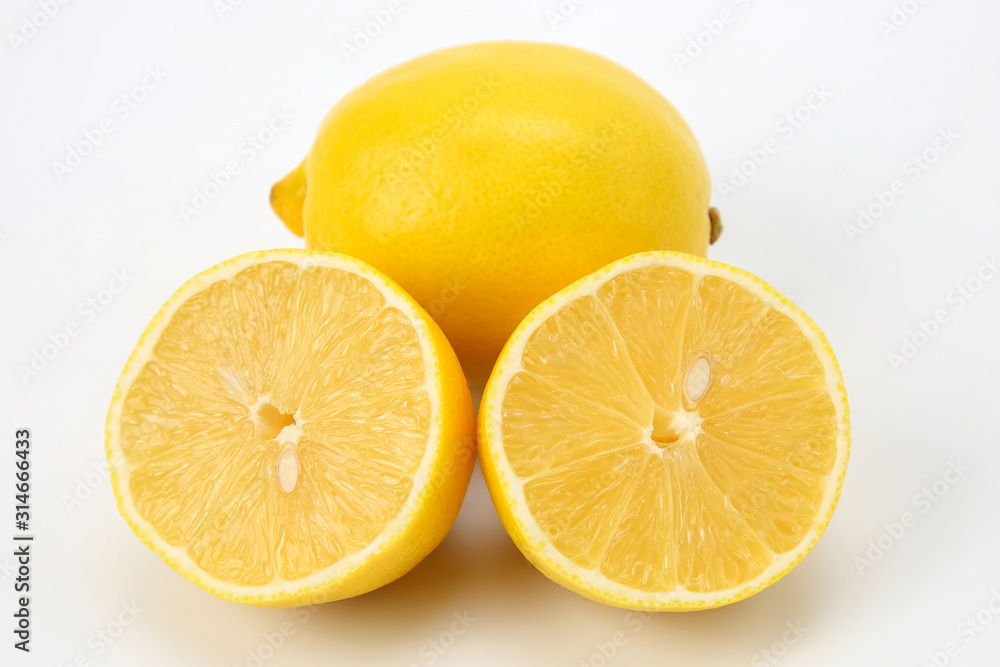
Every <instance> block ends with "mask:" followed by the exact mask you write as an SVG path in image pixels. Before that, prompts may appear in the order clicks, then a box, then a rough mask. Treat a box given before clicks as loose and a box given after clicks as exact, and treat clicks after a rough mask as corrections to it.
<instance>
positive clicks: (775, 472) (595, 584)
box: [479, 252, 850, 610]
mask: <svg viewBox="0 0 1000 667" xmlns="http://www.w3.org/2000/svg"><path fill="white" fill-rule="evenodd" d="M849 433H850V428H849V419H848V406H847V396H846V393H845V390H844V382H843V378H842V377H841V373H840V370H839V368H838V366H837V361H836V358H835V357H834V353H833V351H832V349H831V348H830V345H829V343H828V342H827V340H826V338H825V337H824V336H823V334H822V332H821V331H820V330H819V329H818V328H817V327H816V325H815V324H814V323H813V322H812V321H811V320H810V319H809V318H808V317H807V316H806V315H805V314H804V313H803V312H802V311H801V310H799V309H798V308H796V307H795V305H793V304H792V303H791V302H790V301H788V299H786V298H785V297H783V296H782V295H781V294H779V293H778V292H776V291H775V290H774V289H772V288H771V287H769V286H768V285H767V284H765V283H764V282H763V281H761V280H760V279H758V278H756V277H754V276H752V275H750V274H748V273H746V272H744V271H741V270H739V269H736V268H733V267H730V266H726V265H724V264H720V263H717V262H712V261H709V260H706V259H703V258H700V257H694V256H690V255H684V254H680V253H670V252H650V253H640V254H637V255H634V256H632V257H629V258H626V259H622V260H619V261H617V262H614V263H612V264H610V265H609V266H606V267H604V268H602V269H601V270H600V271H598V272H596V273H594V274H592V275H590V276H587V277H585V278H583V279H581V280H580V281H578V282H576V283H574V284H573V285H571V286H569V287H567V288H566V289H564V290H562V291H561V292H559V293H558V294H556V295H555V296H553V297H551V298H550V299H548V300H547V301H545V302H544V303H542V304H541V305H539V306H538V307H537V308H535V309H534V310H533V311H532V312H531V314H530V315H529V316H528V317H527V318H526V319H525V320H524V321H523V322H522V323H521V324H520V325H519V326H518V327H517V330H516V331H515V332H514V334H513V336H511V339H510V341H509V342H508V343H507V345H506V346H505V347H504V350H503V352H502V354H501V355H500V359H499V360H498V362H497V366H496V369H495V370H494V371H493V375H492V376H491V377H490V380H489V383H488V384H487V386H486V391H485V394H484V396H483V402H482V405H481V406H480V410H479V442H480V449H479V457H480V465H481V466H482V469H483V474H484V477H485V478H486V483H487V485H488V487H489V490H490V494H491V495H492V498H493V502H494V504H495V505H496V508H497V510H498V512H499V514H500V517H501V519H502V521H503V523H504V526H505V527H506V528H507V530H508V532H509V533H510V534H511V536H512V538H513V539H514V541H515V542H516V544H517V546H518V547H519V548H520V549H521V551H522V552H524V554H525V556H527V558H528V559H529V560H530V561H531V562H532V563H534V565H535V566H536V567H537V568H538V569H540V570H541V571H542V572H543V573H544V574H546V575H547V576H548V577H549V578H551V579H552V580H554V581H556V582H558V583H560V584H562V585H563V586H565V587H567V588H569V589H571V590H574V591H576V592H578V593H580V594H581V595H584V596H586V597H589V598H591V599H594V600H597V601H600V602H604V603H607V604H611V605H616V606H621V607H627V608H633V609H644V610H688V609H703V608H709V607H716V606H719V605H724V604H728V603H730V602H734V601H736V600H740V599H742V598H745V597H747V596H749V595H752V594H754V593H756V592H758V591H760V590H761V589H763V588H765V587H766V586H768V585H770V584H771V583H773V582H774V581H776V580H777V579H779V578H780V577H782V576H783V575H784V574H786V573H787V572H788V571H789V570H791V569H792V568H793V567H794V566H795V565H796V564H798V563H799V562H800V561H801V560H802V559H803V558H804V557H805V556H806V554H807V553H808V552H809V551H810V550H811V549H812V548H813V546H814V545H815V544H816V542H817V541H818V540H819V538H820V536H821V535H822V533H823V531H824V530H825V528H826V526H827V524H828V523H829V521H830V518H831V516H832V514H833V510H834V507H835V506H836V504H837V499H838V497H839V495H840V490H841V486H842V484H843V480H844V474H845V471H846V467H847V459H848V449H849V442H850V437H849Z"/></svg>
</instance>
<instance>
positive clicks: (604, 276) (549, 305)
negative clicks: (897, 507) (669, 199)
mask: <svg viewBox="0 0 1000 667" xmlns="http://www.w3.org/2000/svg"><path fill="white" fill-rule="evenodd" d="M659 263H663V264H666V265H671V266H681V267H683V268H691V267H692V265H695V266H696V265H699V264H701V265H704V266H706V267H711V268H712V269H715V270H716V271H718V273H717V274H716V275H720V274H722V275H725V276H726V277H728V278H731V279H732V278H738V279H740V280H742V281H744V282H745V283H746V284H750V285H753V286H754V287H756V288H757V289H758V290H759V291H760V292H761V293H763V294H765V295H767V296H770V297H774V298H775V299H776V300H777V301H778V302H780V303H781V304H782V305H783V306H784V307H785V308H787V309H788V310H789V311H790V312H794V313H795V314H796V316H797V319H799V322H800V324H801V325H804V326H803V329H804V330H805V331H806V333H807V334H809V335H810V336H812V337H813V339H814V341H815V343H816V344H817V345H818V347H819V348H820V349H819V350H817V351H818V352H821V353H822V354H824V355H825V357H826V358H825V360H824V361H826V362H828V363H829V366H828V368H827V372H828V375H830V376H831V377H828V384H829V386H830V388H831V394H832V397H833V399H834V402H835V405H836V408H837V413H838V430H839V432H840V437H841V439H842V446H841V451H840V456H839V457H838V461H837V463H836V465H835V468H834V472H833V473H831V482H830V486H829V488H828V500H827V503H826V510H825V511H824V512H822V513H821V514H820V515H818V516H817V517H816V521H815V523H814V524H813V529H812V531H811V532H810V534H809V535H808V536H807V537H806V539H805V540H804V541H803V543H802V544H801V545H800V547H799V550H798V551H797V552H796V553H795V557H794V558H793V559H792V560H791V561H790V562H789V563H788V564H787V565H785V566H784V567H782V568H780V569H779V570H778V571H775V572H769V573H766V576H764V577H762V578H760V580H759V581H755V582H751V583H749V584H748V585H746V586H743V587H740V588H737V589H734V590H731V591H724V592H722V594H721V595H704V596H697V595H695V596H688V597H690V598H692V599H684V600H680V599H675V598H673V597H671V596H670V595H669V594H667V595H658V594H654V593H646V592H643V591H634V592H630V593H629V594H627V595H621V594H615V593H613V592H611V591H608V590H605V589H603V588H601V587H600V586H595V585H594V584H593V583H592V582H588V581H585V579H584V577H581V576H580V573H578V572H573V571H572V569H571V568H567V567H566V566H565V564H564V563H561V562H558V559H554V558H552V556H551V553H552V551H553V550H554V548H553V547H552V546H551V545H549V544H548V543H547V542H546V541H545V540H544V538H540V531H539V530H538V529H537V526H535V525H534V520H533V519H532V518H531V517H530V516H525V515H524V513H523V512H519V511H518V510H517V507H516V500H515V497H514V494H515V493H516V492H515V491H514V490H513V487H512V485H511V483H510V481H509V476H510V475H511V473H510V472H509V471H505V466H504V464H503V463H502V461H504V460H505V457H504V456H502V453H501V452H500V451H498V450H499V449H500V448H502V446H503V445H502V443H501V442H500V428H501V425H500V422H499V421H498V420H497V419H496V415H497V414H498V409H499V407H500V406H501V405H502V401H503V397H504V393H505V390H506V383H507V382H508V381H509V377H510V375H509V371H510V370H512V369H516V368H517V367H518V366H519V365H520V351H521V349H522V348H523V344H524V341H525V339H526V337H528V336H529V335H530V333H531V332H533V331H534V329H535V324H536V323H538V322H539V321H540V320H544V319H545V318H547V317H549V316H550V315H551V314H552V313H553V312H555V311H556V310H558V308H560V307H561V306H563V305H565V304H566V303H568V302H569V301H571V300H573V299H575V298H577V297H579V296H580V295H582V294H587V293H590V292H591V290H594V289H596V288H597V287H599V286H600V285H601V284H603V283H604V282H606V281H607V280H609V279H610V278H611V277H613V276H614V275H616V274H618V273H620V272H622V271H624V270H627V269H628V268H631V267H637V266H642V265H649V264H659ZM477 432H478V443H479V444H478V456H479V466H480V468H481V469H482V471H483V478H484V479H485V481H486V486H487V488H488V489H489V492H490V497H491V498H492V500H493V504H494V506H495V507H496V510H497V514H498V515H499V516H500V521H501V523H503V526H504V528H505V529H506V530H507V533H508V534H509V535H510V537H511V539H512V540H513V541H514V544H515V545H516V546H517V548H518V549H519V550H520V551H521V553H522V554H524V556H525V558H527V559H528V561H530V562H531V564H532V565H534V566H535V568H536V569H538V570H539V571H540V572H542V574H544V575H545V576H546V577H548V578H549V579H551V580H552V581H554V582H555V583H557V584H559V585H561V586H563V587H564V588H567V589H569V590H571V591H573V592H575V593H578V594H579V595H582V596H583V597H586V598H588V599H590V600H594V601H595V602H600V603H603V604H607V605H611V606H615V607H621V608H623V609H636V610H642V611H696V610H701V609H712V608H715V607H721V606H724V605H727V604H731V603H733V602H738V601H740V600H743V599H745V598H748V597H750V596H751V595H754V594H756V593H759V592H760V591H762V590H764V589H765V588H767V587H768V586H770V585H771V584H773V583H774V582H776V581H778V580H779V579H781V578H782V577H783V576H785V575H786V574H788V573H789V572H791V571H792V570H793V569H794V568H795V566H796V565H798V564H799V563H800V562H801V561H802V560H803V559H804V558H805V557H806V556H807V555H808V554H809V552H810V551H812V549H813V547H815V546H816V544H817V542H819V539H820V538H821V537H822V536H823V533H824V532H825V530H826V528H827V526H828V525H829V523H830V520H831V519H832V518H833V512H834V510H835V509H836V507H837V502H838V501H839V499H840V493H841V490H842V489H843V485H844V478H845V477H846V475H847V461H848V459H849V457H850V443H851V427H850V413H849V408H848V403H847V390H846V388H845V386H844V378H843V375H842V374H841V371H840V367H839V365H838V363H837V359H836V355H835V354H834V352H833V348H832V347H831V346H830V343H829V341H828V340H827V338H826V336H825V335H824V334H823V332H822V331H821V330H820V328H819V327H818V326H817V325H816V324H815V322H813V321H812V319H810V318H809V316H808V315H806V314H805V313H804V312H802V311H801V310H800V309H799V308H798V307H796V306H795V305H794V304H792V303H791V302H790V301H789V300H788V299H787V298H785V297H784V296H783V295H782V294H781V293H780V292H778V291H777V290H775V289H774V288H773V287H771V286H770V285H768V284H767V283H766V282H764V281H763V280H761V279H760V278H758V277H756V276H754V275H752V274H750V273H747V272H746V271H743V270H741V269H738V268H735V267H732V266H728V265H726V264H723V263H721V262H714V261H712V260H709V259H705V258H703V257H697V256H692V255H686V254H683V253H677V252H645V253H638V254H636V255H633V256H631V257H626V258H624V259H621V260H619V261H616V262H613V263H611V264H609V265H607V266H605V267H602V268H601V269H600V270H599V271H596V272H594V273H592V274H591V275H588V276H585V277H584V278H581V279H580V280H578V281H577V282H575V283H573V284H572V285H570V286H568V287H566V288H565V289H563V290H561V291H560V292H558V293H556V294H554V295H553V296H551V297H550V298H548V299H546V300H545V301H544V302H542V303H540V304H539V305H538V306H537V307H536V308H534V309H533V310H532V311H531V312H530V313H529V314H528V316H527V317H526V318H525V319H524V321H522V322H521V324H519V325H518V327H517V329H516V330H515V331H514V333H513V334H512V335H511V337H510V340H509V341H508V342H507V344H506V345H505V346H504V348H503V351H502V352H501V353H500V357H499V358H498V359H497V363H496V366H495V368H494V370H493V373H492V374H491V376H490V379H489V381H488V382H487V384H486V387H485V389H484V391H483V397H482V400H481V402H480V405H479V416H478V423H477Z"/></svg>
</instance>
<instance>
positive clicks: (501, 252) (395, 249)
mask: <svg viewBox="0 0 1000 667" xmlns="http://www.w3.org/2000/svg"><path fill="white" fill-rule="evenodd" d="M303 184H304V185H303ZM709 195H710V187H709V176H708V170H707V167H706V165H705V162H704V158H703V157H702V154H701V151H700V149H699V148H698V144H697V142H696V141H695V138H694V136H693V135H692V133H691V131H690V129H689V128H688V126H687V125H686V124H685V122H684V120H683V119H682V118H681V117H680V115H679V114H678V113H677V111H676V110H675V109H674V108H673V107H672V106H671V105H670V104H669V103H668V102H667V100H665V99H664V98H663V96H661V95H660V94H659V93H658V92H657V91H656V90H654V89H653V88H652V87H650V86H649V85H648V84H646V83H645V82H644V81H642V80H641V79H640V78H638V77H637V76H636V75H634V74H633V73H631V72H630V71H628V70H626V69H624V68H623V67H621V66H619V65H617V64H615V63H613V62H611V61H609V60H607V59H605V58H602V57H600V56H597V55H595V54H592V53H589V52H586V51H582V50H579V49H575V48H571V47H566V46H560V45H555V44H542V43H530V42H489V43H481V44H472V45H467V46H461V47H456V48H450V49H445V50H442V51H437V52H434V53H431V54H428V55H426V56H423V57H420V58H417V59H415V60H412V61H409V62H407V63H404V64H402V65H399V66H397V67H395V68H393V69H390V70H388V71H386V72H384V73H382V74H380V75H378V76H376V77H374V78H372V79H371V80H369V81H368V82H366V83H365V84H363V85H362V86H360V87H359V88H357V89H355V90H354V91H352V92H351V93H350V94H348V95H347V96H346V97H344V98H343V99H342V100H341V101H340V102H339V103H338V104H337V105H336V106H335V107H334V108H333V110H332V111H331V112H330V113H329V115H328V116H327V117H326V119H325V120H324V121H323V123H322V126H321V128H320V130H319V133H318V136H317V138H316V141H315V144H314V145H313V147H312V149H311V150H310V152H309V154H308V156H307V157H306V159H305V160H304V162H303V164H302V165H300V167H299V169H297V170H295V171H293V172H292V173H291V174H289V176H288V177H286V179H285V180H284V181H282V182H281V183H279V184H278V185H276V186H275V188H274V190H273V191H272V199H271V201H272V205H273V206H274V209H275V211H276V212H277V213H278V214H279V216H281V217H282V219H283V220H285V222H286V224H287V225H288V226H289V228H290V229H291V230H292V231H294V232H295V233H297V234H300V235H302V234H304V236H305V241H306V247H309V248H320V249H326V250H333V251H336V252H343V253H345V254H348V255H351V256H353V257H358V258H359V259H362V260H364V261H366V262H368V263H370V264H371V265H373V266H375V267H376V268H379V269H380V270H382V271H384V272H385V273H386V274H387V275H389V276H390V277H391V278H393V279H394V280H395V281H397V282H398V283H399V284H400V285H402V286H403V288H404V289H406V290H407V291H408V292H409V293H410V294H412V295H413V297H414V298H415V299H416V300H417V301H418V302H419V303H420V304H421V305H422V306H424V308H425V309H427V310H428V311H429V312H430V313H431V314H432V315H433V316H434V317H435V319H436V320H437V321H438V323H439V324H440V325H441V328H442V329H443V330H444V332H445V334H446V335H447V336H448V339H449V340H450V341H451V343H452V345H453V346H454V348H455V351H456V352H457V353H458V356H459V359H460V360H461V361H462V364H463V366H464V367H465V370H466V374H467V375H468V377H469V380H470V381H472V382H477V383H478V382H482V381H484V380H485V378H486V377H487V375H488V374H489V371H490V369H491V368H492V365H493V363H494V361H495V359H496V357H497V355H498V354H499V352H500V349H501V348H502V346H503V344H504V342H505V341H506V339H507V337H508V336H509V335H510V334H511V332H512V331H513V330H514V328H515V327H516V326H517V324H518V322H520V321H521V319H523V317H524V316H525V315H527V313H528V311H530V310H531V308H533V307H534V306H535V305H537V304H538V303H539V302H541V301H542V300H543V299H545V298H546V297H548V296H549V295H551V294H553V293H555V292H556V291H558V290H559V289H562V288H563V287H565V286H566V285H568V284H570V283H571V282H573V281H574V280H576V279H578V278H580V277H582V276H584V275H586V274H588V273H590V272H592V271H595V270H597V269H598V268H600V267H601V266H603V265H605V264H607V263H609V262H611V261H614V260H616V259H620V258H622V257H625V256H627V255H630V254H633V253H636V252H640V251H644V250H678V251H682V252H686V253H692V254H697V255H704V254H705V251H706V249H707V246H708V242H709V230H710V224H709V217H708V209H709ZM298 208H301V214H300V215H296V214H295V212H296V211H297V209H298Z"/></svg>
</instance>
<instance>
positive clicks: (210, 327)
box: [120, 261, 431, 586]
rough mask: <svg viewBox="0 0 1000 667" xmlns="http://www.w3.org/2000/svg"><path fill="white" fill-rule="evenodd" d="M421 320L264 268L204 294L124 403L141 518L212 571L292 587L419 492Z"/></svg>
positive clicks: (374, 296)
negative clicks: (418, 322)
mask: <svg viewBox="0 0 1000 667" xmlns="http://www.w3.org/2000/svg"><path fill="white" fill-rule="evenodd" d="M424 373H425V368H424V359H423V352H422V348H421V344H420V341H419V339H418V338H417V334H416V331H415V330H414V328H413V326H412V324H411V323H410V321H409V320H408V319H407V317H406V316H405V315H403V313H402V312H400V311H399V310H397V309H396V308H394V307H392V306H389V305H387V304H386V301H385V298H384V297H383V295H382V294H381V292H380V291H379V289H378V288H377V287H376V286H375V285H374V284H372V283H371V282H370V281H368V280H366V279H365V278H363V277H359V276H357V275H355V274H352V273H349V272H347V271H342V270H338V269H333V268H324V267H310V268H300V267H298V266H296V265H294V264H291V263H287V262H277V261H273V262H266V263H262V264H257V265H254V266H251V267H249V268H246V269H244V270H242V271H240V272H239V273H237V274H236V275H235V276H233V277H232V278H231V279H229V280H222V281H218V282H216V283H213V284H211V285H210V286H208V287H207V288H206V289H204V290H203V291H201V292H199V293H197V294H195V295H193V296H192V297H191V298H190V299H188V301H186V302H185V303H184V304H183V305H182V306H181V307H180V308H179V309H178V310H177V311H176V313H175V314H174V315H173V317H172V318H171V320H170V322H169V323H168V325H167V326H166V328H165V330H164V331H163V332H162V335H161V336H160V338H159V340H158V342H157V343H156V345H155V347H154V349H153V351H152V355H151V357H150V358H149V359H148V361H147V362H146V363H145V365H144V366H143V367H142V369H141V371H140V372H139V374H138V376H137V377H136V378H135V380H134V382H133V383H132V385H131V387H130V388H129V390H128V394H127V396H126V398H125V405H124V410H123V414H122V418H121V436H120V443H121V448H122V453H123V455H124V458H125V462H126V463H127V468H128V470H129V474H128V488H129V491H130V492H131V496H132V502H133V503H134V505H135V508H136V510H137V512H138V513H139V514H140V515H141V516H142V517H143V518H144V519H145V520H146V521H148V522H149V523H150V524H152V526H153V528H154V529H155V531H156V533H157V534H158V535H159V536H160V537H162V538H163V539H164V540H166V541H167V542H168V543H169V544H170V545H172V546H174V547H177V548H180V549H183V550H184V551H185V552H186V553H187V555H188V556H190V557H191V558H192V559H193V560H194V562H195V563H196V564H197V565H198V566H199V567H200V568H202V569H203V570H204V571H206V572H207V573H209V574H210V575H212V576H214V577H216V578H219V579H222V580H225V581H228V582H232V583H235V584H239V585H247V586H252V585H262V584H266V583H268V582H271V581H274V580H276V579H282V580H296V579H299V578H302V577H305V576H308V575H310V574H313V573H315V572H318V571H320V570H322V569H324V568H326V567H328V566H330V565H332V564H334V563H336V562H337V561H339V560H340V559H342V558H343V557H345V556H347V555H349V554H352V553H355V552H357V551H359V550H361V549H363V548H364V547H365V546H367V545H368V544H369V543H371V542H372V541H373V540H374V539H375V538H376V537H377V536H378V535H379V534H380V533H381V532H382V531H383V530H384V528H385V527H386V525H387V524H388V523H389V521H390V520H391V519H392V518H393V517H394V516H396V515H397V513H398V512H399V511H400V509H401V508H402V506H403V503H404V501H405V500H406V498H407V496H408V495H409V493H410V489H411V486H412V479H413V475H414V473H415V471H416V469H417V467H418V466H419V463H420V460H421V458H422V456H423V453H424V451H425V449H426V446H427V441H426V440H427V433H428V428H429V423H430V418H431V417H430V398H429V396H428V394H427V392H426V391H425V390H424V388H423V385H424Z"/></svg>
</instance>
